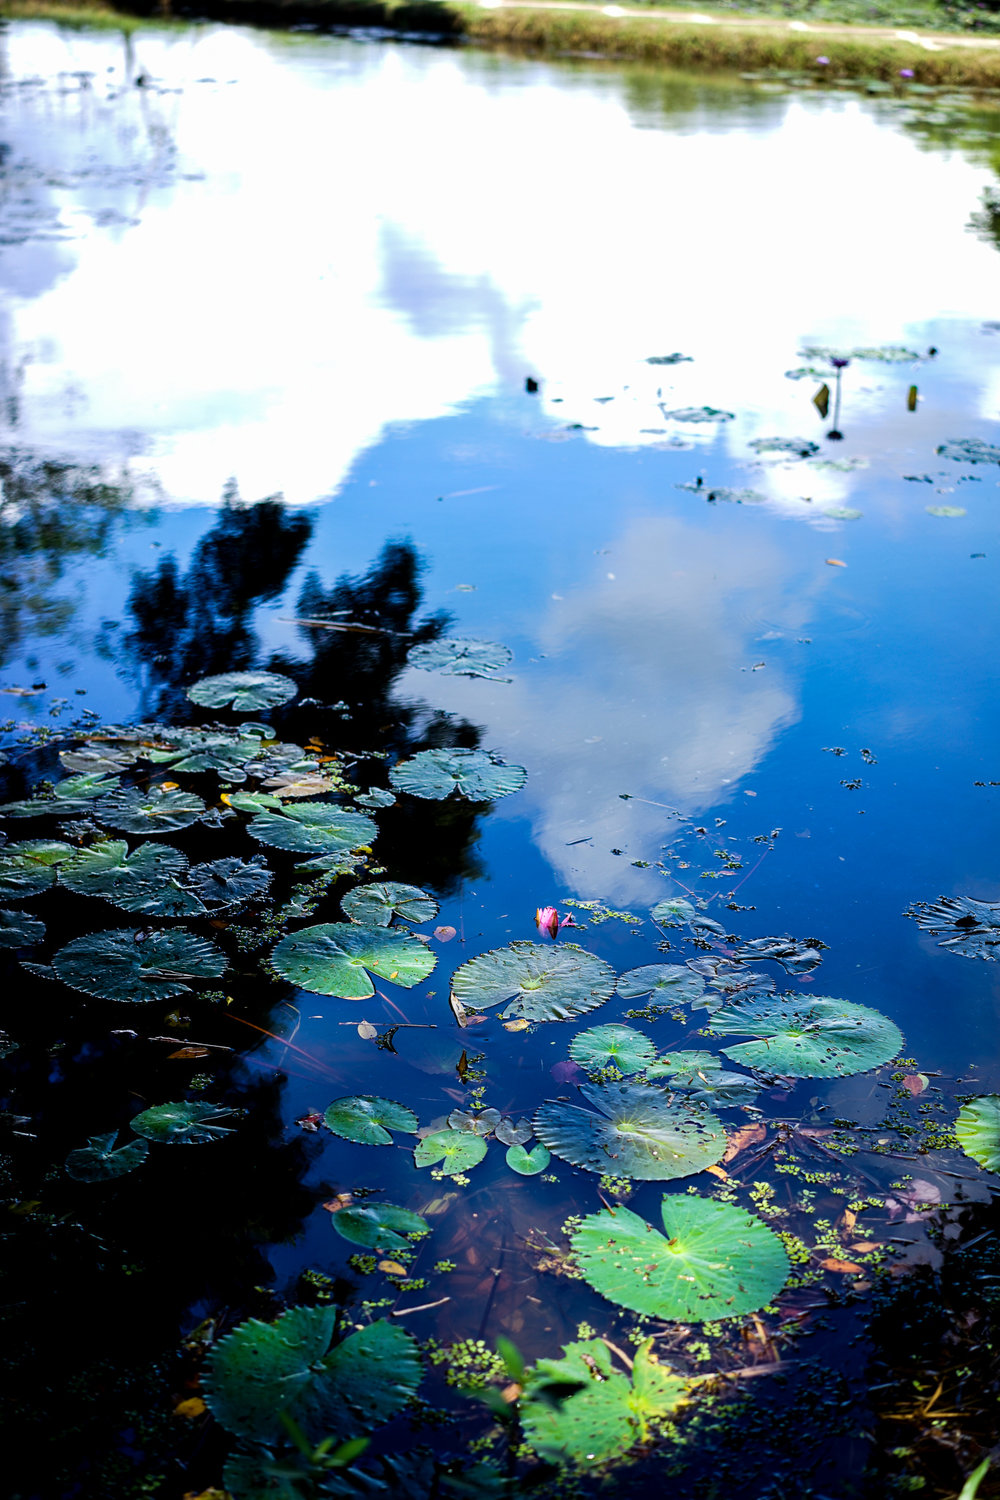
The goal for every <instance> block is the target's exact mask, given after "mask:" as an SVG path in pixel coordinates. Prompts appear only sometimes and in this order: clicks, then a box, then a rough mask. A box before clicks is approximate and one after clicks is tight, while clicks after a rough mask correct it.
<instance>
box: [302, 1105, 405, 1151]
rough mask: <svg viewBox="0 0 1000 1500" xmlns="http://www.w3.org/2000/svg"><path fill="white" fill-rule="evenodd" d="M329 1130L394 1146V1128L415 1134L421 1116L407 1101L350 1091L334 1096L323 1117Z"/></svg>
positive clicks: (348, 1137) (368, 1143) (363, 1141)
mask: <svg viewBox="0 0 1000 1500" xmlns="http://www.w3.org/2000/svg"><path fill="white" fill-rule="evenodd" d="M323 1119H324V1121H325V1123H326V1127H327V1129H328V1130H332V1131H333V1133H334V1135H339V1136H341V1137H342V1138H343V1139H344V1140H345V1141H356V1142H357V1143H358V1145H360V1146H391V1145H392V1136H391V1135H390V1134H389V1132H390V1131H391V1130H401V1131H403V1132H405V1134H406V1135H414V1134H415V1133H416V1129H417V1117H416V1115H415V1114H414V1113H413V1111H412V1109H407V1108H406V1106H405V1104H397V1103H396V1101H395V1099H382V1098H380V1097H379V1095H378V1094H347V1095H345V1097H344V1098H343V1099H334V1101H333V1103H332V1104H331V1105H330V1106H329V1107H328V1109H327V1111H326V1113H325V1114H324V1116H323Z"/></svg>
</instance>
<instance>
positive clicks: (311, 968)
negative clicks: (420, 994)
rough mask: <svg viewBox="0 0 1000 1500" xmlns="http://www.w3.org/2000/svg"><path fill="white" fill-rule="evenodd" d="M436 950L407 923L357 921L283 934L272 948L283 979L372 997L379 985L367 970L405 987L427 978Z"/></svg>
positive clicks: (323, 991) (345, 995)
mask: <svg viewBox="0 0 1000 1500" xmlns="http://www.w3.org/2000/svg"><path fill="white" fill-rule="evenodd" d="M436 963H437V955H436V954H434V953H432V952H431V950H430V949H429V948H428V946H427V945H426V943H422V942H421V941H420V940H419V938H415V937H414V936H413V935H412V933H410V932H407V931H406V930H405V929H404V928H395V927H361V926H359V925H358V924H357V923H355V922H323V923H321V924H320V925H319V926H318V927H303V928H302V930H301V931H300V932H291V933H289V934H288V936H287V937H283V938H282V939H281V942H280V943H278V944H277V946H276V947H275V948H274V950H273V952H272V954H271V966H272V968H273V969H274V971H275V973H277V974H280V975H281V977H282V979H287V980H289V981H290V983H292V984H296V985H298V987H299V988H300V989H303V990H310V991H311V992H312V993H313V994H314V995H338V996H339V997H340V998H341V999H342V1000H367V999H368V997H369V996H370V995H374V993H375V986H374V984H373V983H372V981H371V980H370V979H369V977H368V975H367V974H366V973H365V970H366V969H370V970H371V972H372V973H373V974H377V975H378V976H379V978H380V979H389V980H391V981H392V982H393V984H398V985H400V986H401V988H402V989H404V990H409V989H412V988H413V986H414V985H415V984H419V983H420V981H421V980H422V979H426V978H427V976H428V974H430V973H431V971H432V969H433V968H434V965H435V964H436Z"/></svg>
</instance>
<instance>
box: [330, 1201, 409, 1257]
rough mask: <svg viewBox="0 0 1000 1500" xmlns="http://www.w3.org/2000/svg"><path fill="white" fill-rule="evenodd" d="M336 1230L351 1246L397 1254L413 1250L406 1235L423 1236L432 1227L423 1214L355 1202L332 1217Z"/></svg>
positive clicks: (390, 1205) (390, 1204)
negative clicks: (389, 1251)
mask: <svg viewBox="0 0 1000 1500" xmlns="http://www.w3.org/2000/svg"><path fill="white" fill-rule="evenodd" d="M332 1223H333V1227H334V1229H335V1230H336V1231H337V1233H338V1234H339V1235H341V1237H342V1238H343V1239H345V1240H348V1241H349V1242H350V1243H351V1244H352V1245H362V1246H364V1248H365V1249H366V1250H391V1251H393V1252H394V1253H396V1254H398V1253H399V1252H400V1251H401V1250H409V1249H411V1248H412V1247H411V1242H410V1240H409V1238H407V1236H410V1235H423V1234H427V1233H429V1231H430V1225H429V1224H428V1222H427V1220H426V1219H424V1218H422V1217H421V1216H420V1214H415V1213H413V1211H412V1210H411V1209H409V1208H399V1207H398V1206H397V1205H396V1204H395V1203H352V1204H351V1205H350V1206H349V1207H348V1208H339V1209H338V1210H337V1212H336V1213H335V1214H334V1215H333V1216H332Z"/></svg>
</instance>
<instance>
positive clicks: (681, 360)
mask: <svg viewBox="0 0 1000 1500" xmlns="http://www.w3.org/2000/svg"><path fill="white" fill-rule="evenodd" d="M693 359H694V355H693V354H680V353H678V351H677V350H676V349H675V350H674V352H673V353H672V354H647V355H646V363H647V365H689V364H690V363H691V361H692V360H693Z"/></svg>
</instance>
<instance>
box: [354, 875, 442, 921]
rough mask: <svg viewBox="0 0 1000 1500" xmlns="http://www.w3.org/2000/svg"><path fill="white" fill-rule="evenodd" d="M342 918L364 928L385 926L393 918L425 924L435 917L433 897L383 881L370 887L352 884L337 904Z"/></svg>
mask: <svg viewBox="0 0 1000 1500" xmlns="http://www.w3.org/2000/svg"><path fill="white" fill-rule="evenodd" d="M340 909H341V911H342V912H343V913H344V916H345V917H350V919H351V921H352V922H361V923H363V924H364V926H366V927H388V925H389V923H390V922H391V921H392V919H393V917H394V916H395V917H402V919H403V921H404V922H429V921H430V920H431V919H432V918H433V917H436V916H437V914H438V904H437V902H436V901H435V899H434V897H433V896H429V895H428V894H427V892H426V891H422V890H421V889H420V887H419V886H418V885H400V883H399V882H398V881H396V880H386V881H384V882H382V883H377V884H373V885H356V886H355V887H354V889H353V891H348V892H347V895H346V896H344V897H343V899H342V900H341V903H340Z"/></svg>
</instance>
